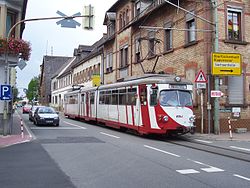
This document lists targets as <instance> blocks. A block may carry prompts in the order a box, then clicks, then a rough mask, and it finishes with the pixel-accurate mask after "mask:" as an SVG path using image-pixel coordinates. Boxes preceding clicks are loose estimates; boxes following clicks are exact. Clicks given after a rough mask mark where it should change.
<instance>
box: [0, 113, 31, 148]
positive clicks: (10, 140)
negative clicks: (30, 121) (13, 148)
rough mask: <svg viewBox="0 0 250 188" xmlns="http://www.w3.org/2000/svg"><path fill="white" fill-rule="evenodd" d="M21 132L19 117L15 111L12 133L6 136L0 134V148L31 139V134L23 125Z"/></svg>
mask: <svg viewBox="0 0 250 188" xmlns="http://www.w3.org/2000/svg"><path fill="white" fill-rule="evenodd" d="M23 125H24V123H23ZM21 133H22V131H21V117H20V116H19V114H18V113H17V112H15V113H14V114H13V126H12V134H11V135H7V136H3V135H0V148H2V147H7V146H10V145H14V144H19V143H24V142H29V141H30V140H32V136H31V135H30V134H29V132H28V131H27V129H26V128H25V126H23V135H22V134H21Z"/></svg>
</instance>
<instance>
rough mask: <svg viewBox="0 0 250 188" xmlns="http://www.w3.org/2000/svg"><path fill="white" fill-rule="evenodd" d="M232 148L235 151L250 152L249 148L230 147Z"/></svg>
mask: <svg viewBox="0 0 250 188" xmlns="http://www.w3.org/2000/svg"><path fill="white" fill-rule="evenodd" d="M229 147H230V148H234V149H239V150H243V151H250V149H247V148H240V147H237V146H229Z"/></svg>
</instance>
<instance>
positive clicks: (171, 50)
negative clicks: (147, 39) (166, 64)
mask: <svg viewBox="0 0 250 188" xmlns="http://www.w3.org/2000/svg"><path fill="white" fill-rule="evenodd" d="M173 51H174V49H173V48H172V49H169V50H165V51H164V52H163V55H165V54H169V53H172V52H173Z"/></svg>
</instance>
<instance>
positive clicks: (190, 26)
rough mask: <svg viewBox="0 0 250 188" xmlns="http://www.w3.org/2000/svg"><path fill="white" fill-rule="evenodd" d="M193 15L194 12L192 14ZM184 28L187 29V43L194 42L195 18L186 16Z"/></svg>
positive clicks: (190, 15) (189, 15)
mask: <svg viewBox="0 0 250 188" xmlns="http://www.w3.org/2000/svg"><path fill="white" fill-rule="evenodd" d="M192 13H194V11H193V12H192ZM186 28H187V34H186V36H187V39H186V42H187V43H191V42H194V41H195V40H196V32H195V29H196V27H195V17H194V16H193V15H192V14H187V15H186Z"/></svg>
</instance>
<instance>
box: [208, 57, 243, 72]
mask: <svg viewBox="0 0 250 188" xmlns="http://www.w3.org/2000/svg"><path fill="white" fill-rule="evenodd" d="M241 69H242V65H241V54H236V53H212V75H222V76H240V75H241Z"/></svg>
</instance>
